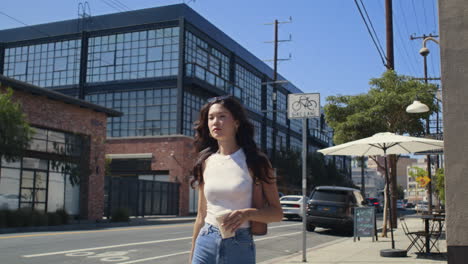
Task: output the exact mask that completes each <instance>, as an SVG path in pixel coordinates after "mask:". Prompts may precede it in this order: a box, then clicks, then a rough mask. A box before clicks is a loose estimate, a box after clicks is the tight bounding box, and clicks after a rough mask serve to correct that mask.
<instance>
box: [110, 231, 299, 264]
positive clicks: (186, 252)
mask: <svg viewBox="0 0 468 264" xmlns="http://www.w3.org/2000/svg"><path fill="white" fill-rule="evenodd" d="M276 227H284V225H283V226H276ZM301 233H302V232H294V233H289V234H283V235H278V236H272V237H264V238H259V239H255V242H257V241H262V240H267V239H274V238H277V237H283V236H292V235H297V234H301ZM189 253H190V251H184V252H179V253H174V254H169V255H164V256H157V257H152V258H144V259H137V260H132V261H127V262H121V263H118V264H131V263H138V262H145V261H149V260H155V259H162V258H167V257H172V256H178V255H183V254H189Z"/></svg>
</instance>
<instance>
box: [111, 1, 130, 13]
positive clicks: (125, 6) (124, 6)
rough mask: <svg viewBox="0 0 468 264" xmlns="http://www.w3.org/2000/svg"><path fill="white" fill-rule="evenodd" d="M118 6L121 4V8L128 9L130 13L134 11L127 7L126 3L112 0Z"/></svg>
mask: <svg viewBox="0 0 468 264" xmlns="http://www.w3.org/2000/svg"><path fill="white" fill-rule="evenodd" d="M111 1H113V2H115V3H117V4H119V5H120V6H121V7H123V8H124V9H127V10H128V11H132V9H131V8H130V7H128V6H127V5H125V4H124V3H122V2H121V1H119V0H111Z"/></svg>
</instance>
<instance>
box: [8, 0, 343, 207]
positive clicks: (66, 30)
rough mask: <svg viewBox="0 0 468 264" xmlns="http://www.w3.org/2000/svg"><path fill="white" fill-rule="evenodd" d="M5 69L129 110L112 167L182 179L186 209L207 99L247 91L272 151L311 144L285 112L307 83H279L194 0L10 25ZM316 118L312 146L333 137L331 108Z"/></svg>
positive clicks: (115, 135)
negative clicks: (198, 124) (197, 127)
mask: <svg viewBox="0 0 468 264" xmlns="http://www.w3.org/2000/svg"><path fill="white" fill-rule="evenodd" d="M0 73H1V74H3V75H5V76H8V77H10V78H14V79H17V80H20V81H24V82H27V83H31V84H34V85H38V86H40V87H44V88H47V89H52V90H55V91H59V92H61V93H64V94H67V95H70V96H74V97H77V98H80V99H84V100H86V101H89V102H91V103H94V104H97V105H101V106H104V107H106V108H111V109H114V110H117V111H119V112H122V113H123V114H124V115H123V116H121V117H109V118H108V120H107V131H106V132H107V141H106V154H107V157H108V158H109V159H111V160H112V163H111V171H112V175H113V176H121V177H136V178H138V179H140V180H152V181H162V182H174V183H177V184H179V187H178V188H179V193H178V194H176V195H177V196H178V201H179V210H178V214H180V215H186V214H188V213H190V212H194V210H195V204H196V203H195V200H196V194H195V193H194V192H193V191H191V190H189V186H188V178H189V176H190V169H191V165H192V163H193V159H194V157H195V154H194V153H192V151H193V150H192V147H191V140H192V139H191V138H192V137H193V135H194V131H193V122H194V121H195V120H196V119H197V115H198V111H199V109H200V108H201V106H202V105H203V104H205V103H206V100H207V99H208V98H210V97H213V96H217V95H223V94H231V95H233V96H236V97H237V98H239V99H240V100H241V102H242V103H243V104H244V105H245V106H246V108H247V109H248V114H249V118H250V120H251V122H252V123H253V124H254V126H255V140H256V142H257V144H258V145H259V146H260V147H261V148H262V149H263V150H264V151H265V152H266V153H268V155H269V156H270V157H272V158H273V160H274V155H275V153H277V152H278V151H282V150H287V149H289V150H300V149H301V146H302V143H301V133H302V126H301V121H300V120H289V119H288V118H287V114H286V108H287V105H286V104H287V96H288V94H289V93H301V92H302V91H301V90H300V89H298V88H296V87H295V86H294V85H293V84H291V83H288V82H283V83H281V84H274V83H273V70H272V69H271V68H270V67H269V66H267V65H266V64H265V63H263V62H262V61H261V60H259V59H258V58H256V57H255V56H254V55H252V54H251V53H250V52H248V51H247V50H246V49H245V48H243V47H242V46H240V45H239V44H237V43H236V42H235V41H234V40H232V39H231V38H230V37H228V36H227V35H226V34H225V33H223V32H222V31H221V30H219V29H218V28H216V27H215V26H214V25H212V24H211V23H210V22H208V21H207V20H206V19H205V18H203V17H201V16H200V15H199V14H198V13H196V12H195V11H193V10H192V9H191V8H190V7H188V6H187V5H185V4H177V5H171V6H164V7H157V8H149V9H143V10H137V11H130V12H124V13H116V14H109V15H102V16H97V17H88V18H83V19H74V20H68V21H61V22H54V23H49V24H43V25H36V26H30V27H23V28H16V29H8V30H2V31H0ZM278 76H279V77H278V79H280V80H285V79H284V78H283V77H282V76H281V75H278ZM308 125H309V151H311V152H313V151H315V150H316V149H320V148H323V147H328V146H331V144H332V141H331V139H332V131H331V129H330V128H329V127H328V126H327V125H326V124H325V122H324V121H323V117H322V118H319V119H310V120H309V124H308ZM336 159H337V161H336V164H337V166H338V167H339V169H341V170H343V171H350V169H349V168H350V161H349V159H346V158H342V157H337V158H336ZM119 164H120V165H119ZM122 164H126V165H127V166H126V167H125V166H122ZM124 167H125V168H124ZM129 167H130V168H129ZM167 199H171V197H168V198H167Z"/></svg>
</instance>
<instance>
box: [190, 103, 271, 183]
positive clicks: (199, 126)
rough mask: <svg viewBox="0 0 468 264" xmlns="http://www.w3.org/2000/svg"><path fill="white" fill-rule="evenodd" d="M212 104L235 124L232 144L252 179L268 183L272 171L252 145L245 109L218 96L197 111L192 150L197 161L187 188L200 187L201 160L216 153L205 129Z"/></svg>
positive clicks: (252, 130)
mask: <svg viewBox="0 0 468 264" xmlns="http://www.w3.org/2000/svg"><path fill="white" fill-rule="evenodd" d="M214 104H220V105H222V106H223V107H225V108H226V109H227V110H228V111H229V112H231V114H232V116H233V118H234V120H236V121H238V122H239V127H238V129H237V133H236V142H237V145H239V146H240V147H241V148H242V149H243V150H244V153H245V156H246V163H247V166H248V168H249V169H250V170H251V171H252V173H253V175H254V176H255V178H258V179H259V180H261V181H264V182H267V183H270V182H271V181H272V180H273V179H274V176H273V173H272V171H273V168H272V166H271V163H270V161H269V160H268V157H267V156H266V155H265V154H264V153H263V152H261V151H260V150H259V149H258V147H257V144H255V141H254V126H253V125H252V123H250V121H249V119H248V118H247V114H246V111H245V108H244V107H243V106H242V104H241V103H240V102H239V101H238V100H237V99H235V98H234V97H232V96H222V97H218V98H214V100H211V101H210V102H208V103H207V104H205V105H204V106H203V107H202V108H201V110H200V115H199V119H198V120H197V121H195V127H194V128H195V141H194V145H195V150H196V151H197V153H198V159H197V161H196V163H195V165H194V167H193V176H194V177H193V179H192V181H191V183H190V184H191V186H192V187H193V186H194V184H195V183H198V184H202V183H203V182H204V181H203V163H204V162H205V160H206V159H207V158H208V157H209V156H210V155H212V154H213V153H216V152H217V151H218V148H219V146H218V142H217V141H216V139H214V138H212V137H211V136H210V131H209V128H208V112H209V110H210V107H211V106H212V105H214Z"/></svg>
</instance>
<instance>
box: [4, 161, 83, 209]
mask: <svg viewBox="0 0 468 264" xmlns="http://www.w3.org/2000/svg"><path fill="white" fill-rule="evenodd" d="M49 163H50V165H49ZM53 164H54V162H53V161H49V160H45V159H36V158H28V157H24V158H22V159H20V160H18V161H16V162H7V161H5V160H2V161H1V163H0V167H1V175H2V176H1V177H0V209H9V210H16V209H18V208H32V209H35V210H38V211H46V210H47V212H55V211H56V210H57V209H65V210H66V211H67V212H68V213H69V214H71V215H77V214H79V208H78V206H79V189H80V188H79V185H77V184H74V185H72V184H71V183H70V181H69V179H68V178H69V175H68V174H63V173H62V172H60V171H59V170H60V167H58V166H54V165H53Z"/></svg>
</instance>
